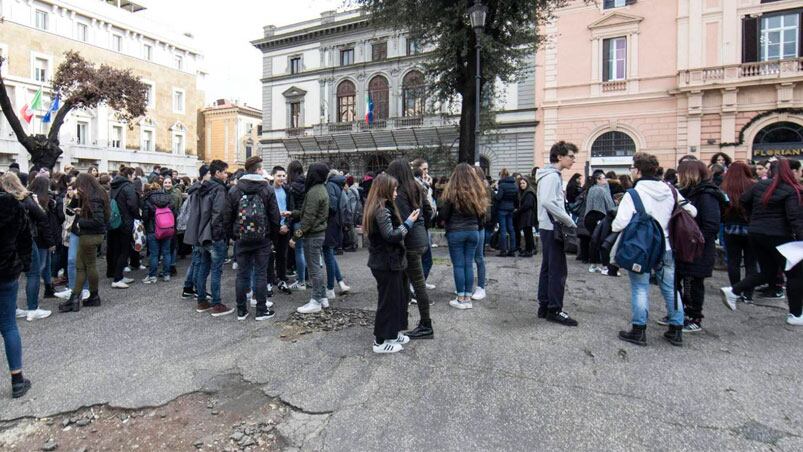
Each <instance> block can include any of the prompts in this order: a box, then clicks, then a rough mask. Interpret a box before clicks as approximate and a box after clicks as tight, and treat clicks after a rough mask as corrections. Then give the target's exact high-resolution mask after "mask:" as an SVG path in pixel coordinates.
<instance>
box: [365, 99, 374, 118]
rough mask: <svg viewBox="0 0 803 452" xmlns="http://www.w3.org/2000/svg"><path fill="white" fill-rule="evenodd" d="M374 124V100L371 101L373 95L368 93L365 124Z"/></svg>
mask: <svg viewBox="0 0 803 452" xmlns="http://www.w3.org/2000/svg"><path fill="white" fill-rule="evenodd" d="M373 122H374V100H373V99H371V93H368V95H367V97H366V100H365V123H366V124H371V123H373Z"/></svg>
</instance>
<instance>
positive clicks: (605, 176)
mask: <svg viewBox="0 0 803 452" xmlns="http://www.w3.org/2000/svg"><path fill="white" fill-rule="evenodd" d="M576 154H577V148H576V147H575V146H574V145H573V144H571V143H567V142H562V141H561V142H558V143H556V144H555V145H554V146H553V147H552V149H551V151H550V155H549V165H547V166H546V167H544V168H533V170H532V171H531V172H530V174H519V173H514V174H510V172H509V171H508V170H507V169H502V170H501V171H500V173H499V178H498V180H496V181H494V180H492V178H491V177H489V176H487V175H486V174H484V172H483V170H482V169H481V168H479V167H474V166H470V165H468V164H465V163H461V164H458V165H457V166H456V167H455V168H454V169H453V171H452V173H451V176H450V177H448V178H447V179H444V178H441V179H440V180H438V182H437V183H433V179H432V177H431V176H430V174H429V164H428V162H427V161H426V160H424V159H416V160H414V161H413V162H409V161H407V160H405V159H398V160H395V161H393V162H392V163H391V164H390V165H389V166H388V167H387V168H386V169H385V170H384V171H382V172H380V173H379V174H373V173H367V174H366V175H365V176H363V177H362V179H361V180H358V179H356V178H355V177H354V176H352V175H349V174H343V173H342V172H340V171H338V170H336V169H331V168H329V167H328V166H327V165H326V164H325V163H314V164H312V165H310V166H309V167H308V168H307V170H306V172H305V171H304V168H303V166H302V164H301V163H300V162H298V161H292V162H290V163H289V165H288V166H287V168H284V167H282V166H275V167H273V168H270V169H268V168H263V165H262V159H261V158H260V157H257V156H255V157H251V158H249V159H248V160H247V161H246V162H245V165H244V168H243V169H241V170H237V171H234V172H230V171H229V168H228V165H227V164H226V163H225V162H223V161H220V160H214V161H212V162H210V163H209V164H208V165H206V164H204V165H202V166H201V167H200V169H199V171H198V175H197V177H194V178H190V177H188V176H184V177H179V175H178V173H177V172H176V171H174V170H170V169H167V168H160V167H159V166H156V167H154V168H153V171H152V172H151V173H150V174H148V175H147V176H146V175H145V173H144V171H142V169H141V168H133V167H127V166H123V167H121V168H119V169H117V170H116V171H114V172H113V173H111V174H106V173H103V174H100V173H99V172H98V170H97V169H96V168H90V169H89V170H88V171H85V172H80V171H78V170H75V169H69V168H68V169H67V170H66V171H65V172H63V173H52V174H51V173H50V172H49V171H48V170H46V169H41V170H39V171H36V172H32V173H29V174H25V173H21V172H20V171H19V168H18V167H15V166H14V165H12V167H11V168H10V170H9V171H8V172H6V173H5V174H2V176H0V206H2V212H3V214H2V215H0V305H1V306H2V308H1V309H0V329H1V330H2V335H3V339H4V344H5V349H6V356H7V359H8V363H9V369H10V370H11V377H12V388H13V396H14V397H21V396H22V395H24V394H25V393H26V392H27V391H28V389H29V388H30V385H31V384H30V381H29V380H27V379H25V378H24V377H23V376H22V345H21V340H20V336H19V332H18V329H17V324H16V322H17V319H23V318H24V319H26V320H27V321H29V322H33V321H39V320H41V319H46V318H48V317H49V316H51V314H52V312H51V311H48V310H46V309H43V308H42V307H40V305H39V302H40V294H41V297H42V298H54V297H57V298H60V299H62V302H61V303H59V304H58V311H59V312H61V313H69V312H77V311H79V310H80V309H81V308H82V307H97V306H100V305H101V303H102V301H101V297H100V291H99V287H100V284H101V280H100V277H99V273H98V268H97V258H98V257H99V256H101V255H102V253H104V252H105V256H106V277H107V280H108V284H109V287H110V288H111V289H112V290H113V291H124V290H126V289H128V288H130V287H131V285H132V284H134V283H136V281H135V280H134V279H133V278H130V277H129V276H128V275H129V274H130V273H131V272H132V271H136V270H146V269H147V275H146V276H145V278H144V279H142V281H141V282H142V283H143V284H160V282H166V281H170V280H171V278H173V277H177V276H178V275H177V269H176V262H177V260H178V258H180V257H184V256H191V259H190V263H189V265H188V266H187V270H186V274H184V275H182V276H183V278H184V280H183V286H182V291H181V294H180V296H181V297H182V298H184V299H194V300H195V310H196V311H197V312H198V313H208V314H209V315H211V316H212V317H223V316H227V315H230V314H234V315H236V317H237V319H238V320H240V321H243V320H246V319H247V318H248V317H249V316H250V315H251V311H252V310H253V318H254V319H255V320H256V321H264V320H267V319H270V318H271V317H273V316H274V311H273V310H272V309H271V308H272V306H273V303H272V297H273V291H274V288H275V289H276V290H278V291H281V292H284V293H288V294H289V293H293V292H306V293H309V301H308V302H306V303H305V304H303V305H302V306H299V307H297V311H298V312H299V313H301V314H316V313H319V312H321V310H322V309H326V308H328V307H329V306H330V304H331V302H332V301H333V300H334V299H335V298H336V297H337V296H338V293H340V294H343V293H347V292H349V291H350V290H351V288H350V287H349V286H348V285H347V284H346V282H345V277H344V274H343V273H344V272H343V271H341V268H340V266H339V263H338V258H337V256H338V255H340V254H342V253H343V252H349V251H355V250H356V249H357V248H358V244H359V235H360V233H361V234H362V237H363V240H364V242H365V244H366V245H365V246H366V247H367V248H368V259H367V265H368V267H369V268H370V271H371V273H372V275H373V276H374V278H375V279H376V285H377V294H378V301H377V312H376V320H375V326H374V342H373V344H372V349H373V351H374V352H376V353H394V352H398V351H401V350H403V348H404V347H403V346H404V345H405V344H407V343H408V342H409V341H410V340H411V339H431V338H434V328H433V322H432V318H431V314H430V305H431V304H432V302H433V300H432V298H431V297H430V295H429V293H428V291H431V290H433V289H434V288H435V286H434V285H431V284H429V283H428V282H427V279H428V277H429V275H430V272H431V269H432V264H433V262H432V248H433V241H432V234H431V232H432V229H433V228H442V229H443V230H444V231H445V235H446V240H447V243H448V249H449V258H450V260H451V268H452V272H453V279H454V294H455V297H454V298H453V299H451V300H450V301H449V305H450V306H452V307H454V308H456V309H459V310H468V309H471V308H472V307H473V303H475V302H478V301H481V300H483V299H485V298H486V296H487V287H486V266H485V254H486V252H487V250H489V249H491V248H495V249H497V250H498V251H499V256H500V257H511V256H516V255H517V254H518V256H520V257H525V258H526V257H531V256H534V255H535V254H536V252H537V250H538V248H539V247H536V238H537V241H538V242H539V244H540V251H541V266H540V275H539V280H538V292H537V295H536V297H537V301H538V309H537V316H538V318H543V319H546V320H547V321H551V322H555V323H558V324H561V325H565V326H577V325H578V322H577V320H575V319H574V318H572V317H571V316H570V315H569V314H568V313H567V312H565V310H564V309H563V305H564V294H565V287H566V278H567V274H568V266H567V258H566V255H567V252H576V253H577V259H578V260H581V261H583V262H585V263H587V264H589V267H588V271H589V272H591V273H599V274H601V275H604V276H609V277H619V276H620V271H621V270H624V271H626V272H627V274H628V277H629V279H630V287H631V306H632V318H631V328H630V329H629V330H624V331H621V332H620V333H619V338H620V339H622V340H624V341H628V342H632V343H635V344H639V345H645V344H646V342H647V335H646V327H647V320H648V306H649V286H650V284H651V283H656V284H657V285H658V286H659V287H660V291H661V294H662V296H663V298H664V302H665V305H666V312H667V313H666V316H664V317H663V318H661V319H658V320H657V323H658V324H660V325H664V326H667V328H668V329H667V331H666V333H665V334H664V337H665V338H666V339H667V340H668V341H669V342H670V343H671V344H672V345H676V346H680V345H682V343H683V333H694V332H698V331H701V330H702V328H703V326H702V321H703V319H704V315H703V306H704V300H705V280H706V278H710V277H711V276H712V273H713V269H714V266H715V261H716V258H717V253H718V249H724V255H725V260H726V262H727V269H728V278H729V280H730V284H731V286H730V287H724V288H722V290H721V295H722V300H723V302H724V303H725V305H726V306H727V307H728V308H729V309H733V310H735V309H737V306H738V304H739V303H750V302H752V300H753V299H755V298H756V297H762V298H775V299H782V298H784V297H786V298H787V299H788V304H789V314H788V316H787V319H786V321H787V323H789V324H791V325H803V313H802V312H801V309H803V305H802V304H801V298H803V287H801V286H802V285H803V267H801V265H800V264H798V265H796V266H794V267H793V268H791V269H789V270H786V268H785V259H784V258H783V256H782V255H781V254H780V252H779V251H778V250H777V248H776V247H777V246H779V245H783V244H786V243H789V242H792V241H796V240H801V239H803V209H801V188H802V187H801V183H800V180H801V168H800V161H798V160H786V159H783V158H777V159H772V160H771V161H765V162H759V163H758V164H756V165H749V164H747V163H745V162H741V161H732V160H731V158H730V157H729V156H728V155H726V154H724V153H720V154H717V155H715V156H714V157H713V158H712V159H711V162H710V163H709V164H706V163H704V162H702V161H700V160H698V159H697V158H695V157H693V156H686V157H683V158H682V159H681V160H680V161H679V162H678V165H677V168H673V169H667V170H664V169H662V168H660V166H659V164H658V160H657V158H656V157H655V156H653V155H649V154H645V153H637V154H636V155H635V156H634V157H633V164H632V166H631V167H630V170H629V175H621V176H618V175H616V174H615V173H611V172H608V173H606V172H604V171H602V170H596V171H594V172H593V173H592V174H590V175H589V176H588V177H586V178H585V180H582V179H583V176H581V175H580V174H574V175H573V176H571V177H570V178H569V181H568V184H566V185H565V186H564V183H563V180H564V179H563V172H564V171H567V170H570V169H571V168H572V166H573V165H574V162H575V156H576ZM104 244H105V246H104ZM104 250H105V251H104ZM230 253H231V254H230ZM145 263H147V266H146V265H144V264H145ZM228 263H231V266H232V271H234V272H235V273H236V279H235V281H236V282H235V288H234V303H233V306H230V305H229V304H226V303H224V296H223V293H222V289H223V288H222V287H221V281H222V275H223V272H224V268H225V266H226V265H227V264H228ZM475 267H476V278H475ZM22 273H25V282H26V285H25V299H26V303H25V306H24V309H22V308H18V307H17V293H18V284H19V282H18V280H19V276H20V274H22ZM58 287H60V288H61V290H57V288H58ZM207 287H208V289H207ZM42 288H43V290H42ZM307 291H308V292H307ZM110 293H114V292H110ZM410 304H414V305H416V308H417V309H418V312H419V323H418V325H416V326H415V327H414V328H412V329H410V325H408V309H409V305H410Z"/></svg>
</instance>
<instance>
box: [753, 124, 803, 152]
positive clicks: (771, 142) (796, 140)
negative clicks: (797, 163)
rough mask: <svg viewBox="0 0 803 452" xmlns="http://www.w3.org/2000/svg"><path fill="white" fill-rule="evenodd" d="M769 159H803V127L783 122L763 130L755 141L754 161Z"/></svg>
mask: <svg viewBox="0 0 803 452" xmlns="http://www.w3.org/2000/svg"><path fill="white" fill-rule="evenodd" d="M769 157H785V158H793V159H803V126H801V125H800V124H797V123H793V122H788V121H781V122H776V123H774V124H770V125H768V126H767V127H764V128H763V129H761V130H760V131H759V132H758V134H756V138H755V139H754V140H753V160H761V159H766V158H769Z"/></svg>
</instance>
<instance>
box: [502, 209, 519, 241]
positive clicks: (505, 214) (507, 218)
mask: <svg viewBox="0 0 803 452" xmlns="http://www.w3.org/2000/svg"><path fill="white" fill-rule="evenodd" d="M514 249H516V231H515V228H514V227H513V212H511V211H506V210H502V211H500V212H499V250H500V251H513V250H514Z"/></svg>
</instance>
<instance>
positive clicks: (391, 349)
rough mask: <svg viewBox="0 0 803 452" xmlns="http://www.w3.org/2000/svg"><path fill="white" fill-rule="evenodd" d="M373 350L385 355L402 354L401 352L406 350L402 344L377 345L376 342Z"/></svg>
mask: <svg viewBox="0 0 803 452" xmlns="http://www.w3.org/2000/svg"><path fill="white" fill-rule="evenodd" d="M373 349H374V353H383V354H384V353H396V352H400V351H402V350H404V347H402V346H401V344H398V343H395V342H391V341H385V342H383V343H381V344H377V343H376V342H374V346H373Z"/></svg>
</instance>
